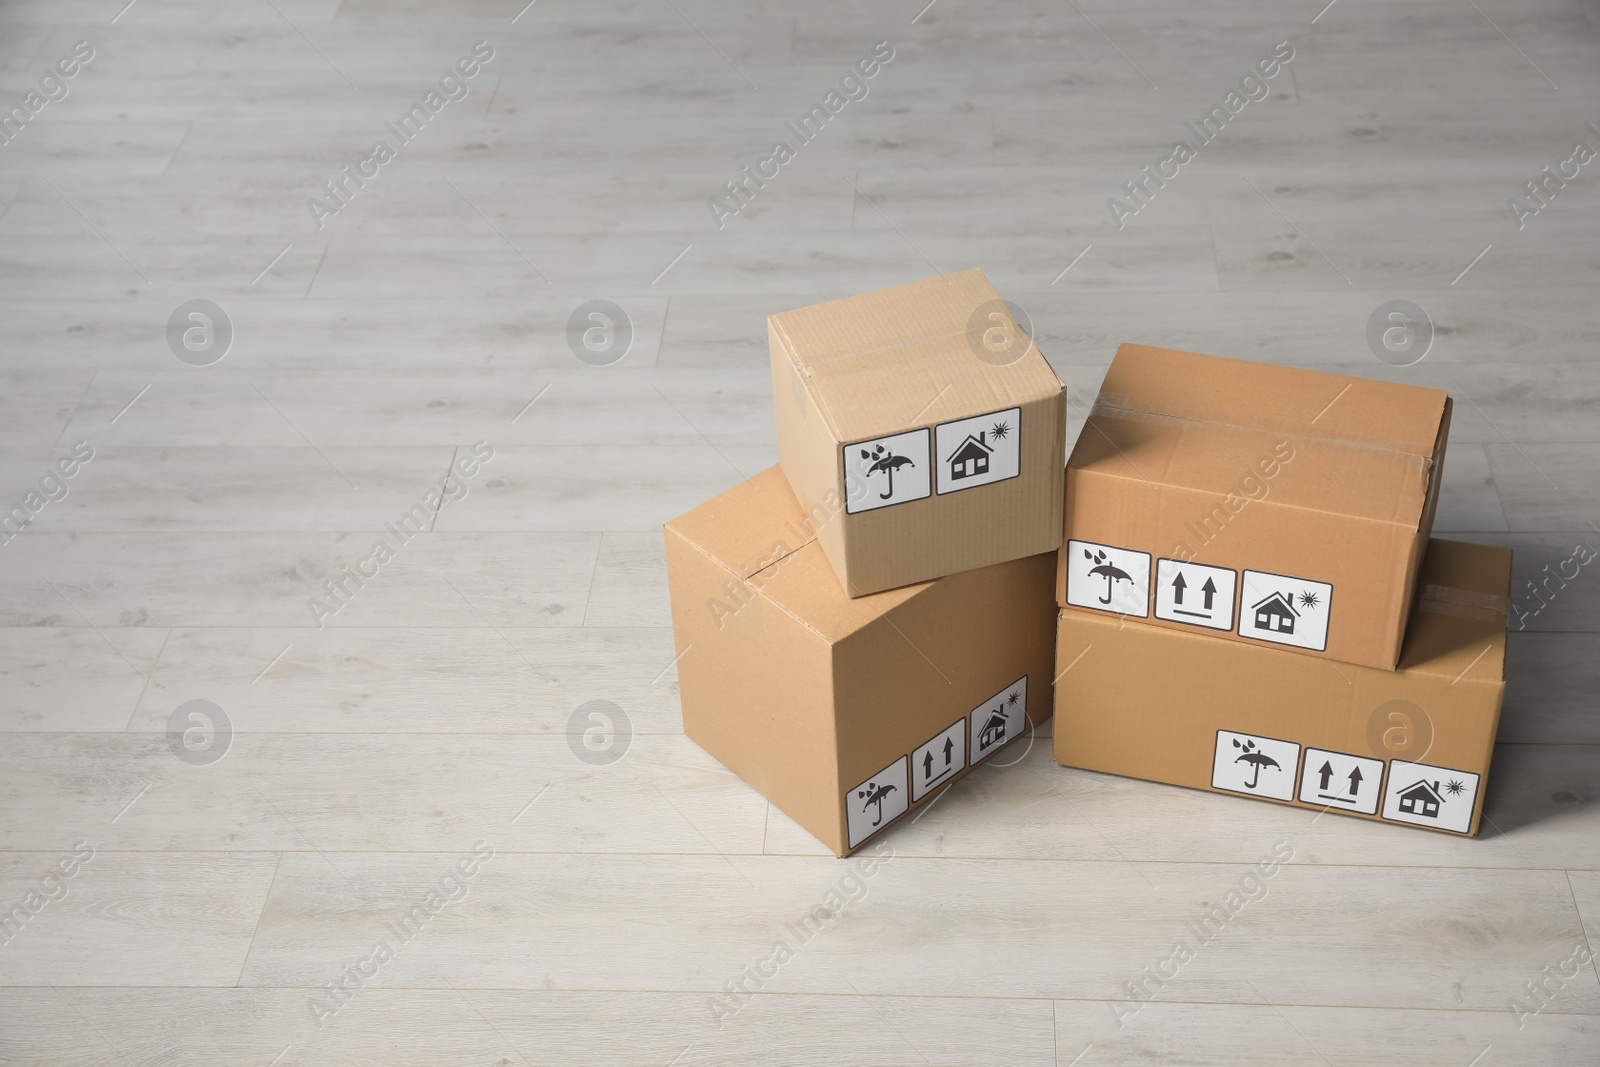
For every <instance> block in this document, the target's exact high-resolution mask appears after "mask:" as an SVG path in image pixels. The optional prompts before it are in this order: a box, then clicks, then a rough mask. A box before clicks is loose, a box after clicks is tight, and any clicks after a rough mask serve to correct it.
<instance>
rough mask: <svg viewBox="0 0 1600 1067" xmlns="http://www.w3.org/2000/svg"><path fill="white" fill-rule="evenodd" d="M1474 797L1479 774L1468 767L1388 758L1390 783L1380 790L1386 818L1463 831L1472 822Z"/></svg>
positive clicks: (1461, 832)
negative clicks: (1456, 769) (1450, 767)
mask: <svg viewBox="0 0 1600 1067" xmlns="http://www.w3.org/2000/svg"><path fill="white" fill-rule="evenodd" d="M1477 799H1478V776H1477V775H1476V774H1473V773H1471V772H1470V771H1452V770H1450V769H1449V768H1448V767H1432V766H1429V765H1428V764H1426V763H1407V762H1406V761H1405V760H1399V759H1396V760H1390V761H1389V784H1388V786H1387V787H1386V788H1385V789H1384V791H1383V817H1384V818H1385V819H1389V820H1391V821H1393V822H1407V823H1411V824H1412V825H1413V826H1431V827H1434V828H1435V829H1438V830H1452V831H1454V832H1456V833H1458V834H1464V833H1466V832H1467V830H1468V829H1469V828H1470V827H1471V826H1472V806H1473V804H1474V802H1476V801H1477Z"/></svg>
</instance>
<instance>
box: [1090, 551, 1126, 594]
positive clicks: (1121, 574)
mask: <svg viewBox="0 0 1600 1067" xmlns="http://www.w3.org/2000/svg"><path fill="white" fill-rule="evenodd" d="M1083 558H1084V559H1086V560H1088V561H1089V562H1090V563H1093V564H1095V566H1093V567H1090V568H1089V573H1090V574H1103V575H1105V579H1106V595H1105V596H1103V597H1101V598H1100V603H1102V604H1109V603H1111V583H1113V582H1116V581H1124V582H1132V581H1133V576H1132V575H1131V574H1129V573H1128V572H1127V571H1125V570H1123V569H1122V568H1121V567H1118V566H1117V565H1116V564H1114V563H1109V562H1107V561H1106V554H1105V553H1104V552H1102V551H1098V550H1096V551H1095V552H1093V553H1091V552H1090V551H1089V550H1088V549H1087V548H1086V549H1084V550H1083Z"/></svg>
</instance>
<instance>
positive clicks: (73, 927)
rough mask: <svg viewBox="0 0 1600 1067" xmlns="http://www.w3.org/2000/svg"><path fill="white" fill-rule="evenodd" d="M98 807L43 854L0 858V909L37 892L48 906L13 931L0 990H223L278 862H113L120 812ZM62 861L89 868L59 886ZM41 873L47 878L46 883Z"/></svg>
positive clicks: (214, 858) (235, 974)
mask: <svg viewBox="0 0 1600 1067" xmlns="http://www.w3.org/2000/svg"><path fill="white" fill-rule="evenodd" d="M129 795H130V796H131V795H132V793H131V791H130V793H129ZM101 800H102V802H101V804H100V805H99V806H98V807H97V808H96V810H95V811H94V813H93V815H92V816H91V815H89V814H88V813H87V812H86V813H85V819H84V820H83V821H82V822H80V823H78V824H77V825H75V826H74V827H73V829H72V830H71V831H69V832H68V833H67V834H66V835H64V836H63V837H61V838H60V839H59V840H58V842H57V843H56V844H55V847H53V848H52V849H51V850H50V851H45V852H12V853H6V854H0V900H3V901H5V902H6V905H5V906H6V908H7V909H10V908H11V907H12V906H13V905H15V904H20V903H25V902H27V901H28V900H29V898H28V894H29V893H30V892H39V891H40V887H41V886H43V887H44V889H43V893H42V894H41V895H43V894H50V895H54V896H56V897H57V899H55V900H53V901H49V902H47V903H44V904H43V905H42V906H39V907H38V910H37V912H36V913H35V914H33V915H31V916H30V917H29V918H28V919H27V921H26V922H25V923H20V924H19V925H17V926H15V927H14V929H15V930H16V932H15V933H14V934H13V935H12V937H11V940H10V941H9V942H7V943H6V944H5V946H4V952H5V956H4V960H5V972H4V974H5V983H6V984H7V985H13V986H23V985H38V986H42V985H46V984H49V985H56V986H66V987H72V986H77V985H122V986H141V985H158V986H160V985H202V986H203V985H232V984H234V982H236V981H237V980H238V978H239V968H240V967H242V966H244V962H245V953H246V951H247V950H248V949H249V946H250V938H251V935H252V934H253V933H254V931H255V928H256V919H257V916H258V915H259V914H260V912H261V907H262V901H263V900H264V899H265V898H266V896H267V890H268V887H269V886H270V885H271V883H272V879H273V874H274V872H275V871H276V870H277V866H278V857H277V856H275V855H273V854H271V853H261V852H236V853H231V854H227V855H220V854H209V855H202V854H196V853H170V852H169V853H161V852H121V851H116V847H117V841H118V839H119V837H120V834H121V826H120V824H112V823H111V822H110V819H111V818H112V817H114V816H115V815H116V810H117V807H119V806H120V805H121V800H120V798H114V801H113V802H112V803H108V802H106V800H105V798H101ZM135 810H136V809H135ZM123 818H124V819H126V818H128V816H123ZM82 842H86V843H87V846H88V847H87V848H80V847H79V844H80V843H82ZM69 856H77V857H80V858H81V857H84V856H88V857H89V858H88V860H87V862H82V863H80V864H79V865H78V866H76V868H75V870H76V873H75V874H73V875H72V876H71V877H70V878H62V877H61V876H60V872H61V871H62V870H64V869H66V868H61V867H60V866H59V864H60V863H61V862H62V860H63V859H64V858H65V857H69ZM52 870H54V871H56V872H57V873H56V876H55V878H54V880H52V881H49V882H46V881H45V878H46V876H47V875H49V873H50V872H51V871H52ZM63 887H64V891H65V892H64V895H63ZM28 906H29V907H30V908H31V907H33V905H28ZM13 921H14V922H15V920H13ZM62 1010H63V1011H65V1012H66V1014H65V1018H69V1019H74V1022H72V1023H64V1024H60V1025H66V1026H75V1025H76V1019H75V1017H74V1016H73V1014H72V1012H70V1011H66V1009H65V1007H63V1009H62Z"/></svg>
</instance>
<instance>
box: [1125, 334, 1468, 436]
mask: <svg viewBox="0 0 1600 1067" xmlns="http://www.w3.org/2000/svg"><path fill="white" fill-rule="evenodd" d="M1447 396H1448V394H1447V393H1445V391H1444V390H1442V389H1425V388H1422V387H1420V386H1415V385H1397V384H1395V383H1393V382H1378V381H1371V380H1369V379H1366V378H1352V377H1348V376H1346V375H1342V374H1329V373H1327V372H1325V371H1314V370H1305V369H1302V368H1299V367H1279V366H1276V365H1274V364H1271V363H1252V362H1249V361H1247V360H1240V359H1223V358H1222V357H1220V356H1203V355H1199V354H1197V353H1194V352H1179V351H1176V350H1174V349H1170V348H1152V347H1150V346H1148V345H1135V344H1124V345H1122V346H1120V347H1119V348H1118V349H1117V355H1116V358H1115V359H1113V360H1112V361H1111V367H1110V369H1109V370H1108V371H1106V377H1105V382H1104V383H1103V384H1102V385H1101V387H1100V396H1099V398H1098V399H1097V400H1096V406H1097V407H1107V408H1118V409H1123V410H1127V411H1134V412H1147V413H1151V414H1156V415H1166V416H1169V417H1171V418H1175V419H1184V420H1191V421H1194V422H1200V423H1211V424H1217V425H1221V426H1232V427H1238V428H1241V429H1253V430H1261V431H1265V432H1267V433H1277V434H1289V435H1293V436H1296V437H1304V438H1308V439H1314V440H1321V441H1330V442H1341V443H1346V444H1354V445H1363V446H1366V447H1368V448H1371V449H1374V450H1381V451H1388V452H1399V453H1403V454H1406V455H1411V456H1420V457H1430V456H1432V455H1433V448H1434V442H1435V440H1436V438H1437V437H1438V432H1439V422H1440V420H1441V419H1442V418H1443V417H1444V407H1445V401H1446V399H1447Z"/></svg>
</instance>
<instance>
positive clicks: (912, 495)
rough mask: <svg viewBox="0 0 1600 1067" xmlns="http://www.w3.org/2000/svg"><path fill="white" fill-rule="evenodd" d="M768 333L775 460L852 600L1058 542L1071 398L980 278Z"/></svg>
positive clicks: (818, 315)
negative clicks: (963, 455)
mask: <svg viewBox="0 0 1600 1067" xmlns="http://www.w3.org/2000/svg"><path fill="white" fill-rule="evenodd" d="M768 338H769V342H770V346H771V360H772V383H773V406H774V414H775V416H776V419H777V429H778V454H779V458H780V462H781V464H782V467H783V470H784V473H785V475H786V476H787V477H788V479H789V482H790V485H791V487H792V489H793V490H794V493H795V495H796V496H797V497H799V499H800V500H801V502H802V506H803V508H804V509H805V510H807V511H811V512H813V513H815V514H816V516H817V518H818V539H819V542H820V544H821V546H822V550H823V552H824V553H825V555H826V556H827V558H828V561H829V562H830V563H831V564H832V566H833V568H834V571H835V573H836V574H837V575H838V577H839V581H840V584H841V585H843V586H844V587H845V588H846V589H847V590H848V591H849V593H850V595H852V596H862V595H866V594H869V593H874V592H879V591H882V590H885V589H892V588H895V587H897V586H903V585H908V584H911V583H914V582H919V581H924V580H927V579H930V578H937V577H942V576H944V575H947V574H954V573H956V572H958V571H963V570H970V569H973V568H976V567H982V566H987V565H989V564H992V563H999V562H1002V561H1004V560H1008V559H1017V558H1020V557H1022V556H1027V555H1033V554H1037V553H1039V552H1047V551H1052V550H1054V549H1055V548H1056V547H1058V546H1059V545H1060V543H1061V522H1060V517H1061V516H1060V512H1061V493H1062V486H1061V484H1060V482H1061V478H1060V467H1061V459H1062V456H1063V454H1064V451H1065V434H1066V391H1065V389H1064V388H1063V386H1062V384H1061V381H1060V379H1059V378H1057V377H1056V375H1055V372H1054V371H1053V370H1051V369H1050V365H1049V364H1048V363H1047V362H1046V361H1045V359H1044V356H1043V355H1041V354H1040V352H1039V350H1038V348H1037V347H1036V346H1034V344H1033V342H1032V340H1031V339H1030V338H1028V336H1027V335H1026V334H1024V333H1022V332H1021V330H1020V329H1019V328H1018V327H1017V326H1016V323H1015V322H1014V321H1013V320H1012V319H1011V316H1010V312H1009V311H1007V310H1006V308H1005V304H1004V302H1003V301H1002V300H1001V299H1000V296H999V294H998V293H996V292H995V291H994V288H993V286H991V285H990V284H989V282H988V280H987V279H986V278H984V276H983V273H982V272H981V271H977V270H969V271H963V272H960V273H957V274H949V275H944V276H942V277H938V278H930V279H927V280H925V281H920V282H913V283H911V284H909V285H902V286H898V287H896V288H893V289H885V290H883V291H881V292H877V293H868V294H865V295H862V296H854V297H849V298H847V299H844V300H836V301H833V302H831V303H827V304H818V305H816V306H814V307H809V308H800V309H798V310H795V311H786V312H782V313H780V314H776V315H773V316H771V317H770V318H769V319H768ZM969 419H970V420H973V421H972V423H970V424H964V423H965V420H969ZM958 424H963V425H958ZM969 437H970V438H974V439H975V440H974V443H971V444H969V443H968V438H969ZM880 447H883V448H885V449H886V450H887V451H886V452H885V453H884V454H883V455H882V456H881V457H880V456H879V455H878V454H877V450H878V449H879V448H880ZM963 450H969V451H970V456H971V458H970V460H960V461H953V457H954V456H955V455H956V454H957V453H958V452H962V451H963ZM896 457H898V460H897V458H896ZM879 459H883V460H885V461H887V462H889V463H892V464H894V466H892V467H891V468H890V469H888V470H884V469H881V468H880V469H877V470H874V469H873V467H874V464H876V463H877V461H878V460H879ZM895 479H898V482H896V481H895ZM896 486H898V487H896ZM897 498H898V499H897Z"/></svg>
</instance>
